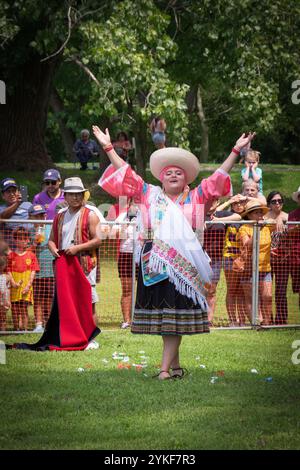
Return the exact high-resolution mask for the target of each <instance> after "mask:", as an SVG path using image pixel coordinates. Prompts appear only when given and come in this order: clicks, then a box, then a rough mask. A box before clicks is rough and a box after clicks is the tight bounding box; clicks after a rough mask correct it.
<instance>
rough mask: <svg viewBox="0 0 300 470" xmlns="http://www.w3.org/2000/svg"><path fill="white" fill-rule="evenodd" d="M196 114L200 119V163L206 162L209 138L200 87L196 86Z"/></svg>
mask: <svg viewBox="0 0 300 470" xmlns="http://www.w3.org/2000/svg"><path fill="white" fill-rule="evenodd" d="M197 113H198V116H199V119H200V124H201V154H200V160H201V162H207V161H208V150H209V137H208V126H207V124H206V120H205V114H204V109H203V104H202V97H201V89H200V85H198V89H197Z"/></svg>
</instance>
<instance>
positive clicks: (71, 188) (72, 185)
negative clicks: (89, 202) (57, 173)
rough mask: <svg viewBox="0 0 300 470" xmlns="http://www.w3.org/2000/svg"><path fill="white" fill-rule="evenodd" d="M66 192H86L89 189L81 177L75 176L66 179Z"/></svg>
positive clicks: (64, 189)
mask: <svg viewBox="0 0 300 470" xmlns="http://www.w3.org/2000/svg"><path fill="white" fill-rule="evenodd" d="M63 191H64V193H84V192H85V191H87V189H86V188H85V187H84V186H83V183H82V181H81V178H79V177H78V176H73V177H72V178H67V179H65V181H64V188H63Z"/></svg>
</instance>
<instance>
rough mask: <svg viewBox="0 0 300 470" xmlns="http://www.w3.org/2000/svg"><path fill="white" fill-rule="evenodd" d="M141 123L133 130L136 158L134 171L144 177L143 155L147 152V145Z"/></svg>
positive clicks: (144, 164)
mask: <svg viewBox="0 0 300 470" xmlns="http://www.w3.org/2000/svg"><path fill="white" fill-rule="evenodd" d="M142 125H143V124H142V123H140V126H139V127H138V128H136V132H135V145H136V150H135V159H136V171H137V173H138V174H139V175H140V176H141V177H142V178H143V179H145V176H146V163H145V155H146V152H147V145H146V135H145V130H144V129H143V127H142Z"/></svg>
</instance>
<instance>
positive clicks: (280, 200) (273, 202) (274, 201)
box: [270, 199, 283, 204]
mask: <svg viewBox="0 0 300 470" xmlns="http://www.w3.org/2000/svg"><path fill="white" fill-rule="evenodd" d="M282 203H283V200H282V199H273V201H271V202H270V204H282Z"/></svg>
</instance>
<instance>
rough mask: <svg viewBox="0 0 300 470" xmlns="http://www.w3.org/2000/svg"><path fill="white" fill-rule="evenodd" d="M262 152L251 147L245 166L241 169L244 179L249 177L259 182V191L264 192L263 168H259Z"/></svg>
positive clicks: (246, 179)
mask: <svg viewBox="0 0 300 470" xmlns="http://www.w3.org/2000/svg"><path fill="white" fill-rule="evenodd" d="M259 159H260V152H258V151H257V150H252V149H250V150H249V151H248V152H247V155H246V156H245V168H243V169H242V171H241V176H242V181H243V182H244V181H248V180H249V179H250V180H251V179H252V180H253V181H255V183H257V184H258V192H259V193H260V194H263V180H262V169H261V168H258V164H259Z"/></svg>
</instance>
